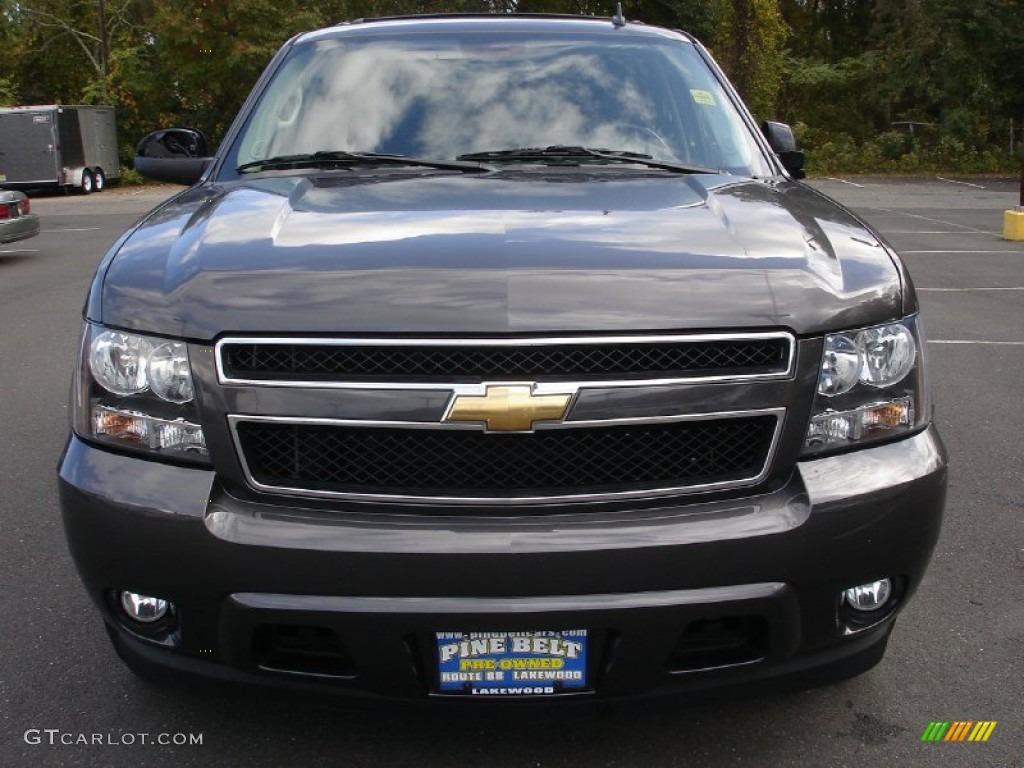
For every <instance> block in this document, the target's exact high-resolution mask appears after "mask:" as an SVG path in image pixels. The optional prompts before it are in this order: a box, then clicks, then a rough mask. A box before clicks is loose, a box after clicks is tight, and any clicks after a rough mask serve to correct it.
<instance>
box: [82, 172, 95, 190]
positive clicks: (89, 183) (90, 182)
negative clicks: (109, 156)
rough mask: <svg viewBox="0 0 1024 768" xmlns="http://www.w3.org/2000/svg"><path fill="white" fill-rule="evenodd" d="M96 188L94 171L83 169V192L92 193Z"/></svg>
mask: <svg viewBox="0 0 1024 768" xmlns="http://www.w3.org/2000/svg"><path fill="white" fill-rule="evenodd" d="M95 188H96V179H95V178H93V175H92V171H89V170H85V171H82V194H83V195H91V194H92V192H93V190H94V189H95Z"/></svg>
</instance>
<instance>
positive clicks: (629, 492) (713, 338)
mask: <svg viewBox="0 0 1024 768" xmlns="http://www.w3.org/2000/svg"><path fill="white" fill-rule="evenodd" d="M737 340H739V341H741V342H742V341H754V342H759V341H769V342H771V343H774V344H777V345H780V346H781V347H782V348H783V349H784V350H785V355H784V359H783V360H781V361H779V364H778V365H777V366H776V367H775V368H774V369H772V370H768V371H765V370H761V371H750V370H747V371H743V372H739V373H737V372H731V373H719V374H715V373H709V372H707V371H698V372H696V373H695V374H692V375H681V376H674V375H669V376H664V375H656V376H652V377H646V376H639V377H638V376H632V377H629V376H627V377H624V378H616V377H598V376H594V377H583V378H579V379H575V380H567V379H566V378H565V377H543V376H538V377H536V378H532V379H531V380H530V381H523V379H522V377H505V376H498V377H486V378H485V377H475V378H474V377H468V378H469V379H470V380H467V377H449V378H445V377H442V376H438V377H436V378H435V377H429V378H426V377H424V378H423V379H422V380H408V379H406V380H399V381H380V380H373V381H367V380H351V379H348V380H346V379H342V378H335V377H316V378H306V379H303V378H298V379H297V378H291V379H284V380H281V379H273V378H240V377H236V376H233V375H231V372H230V370H229V367H228V366H226V365H225V354H224V353H225V348H226V347H227V345H232V344H250V345H251V344H261V345H262V344H266V345H274V344H280V345H301V346H305V345H309V346H323V345H335V346H348V347H356V346H360V345H363V346H373V347H388V346H393V347H406V348H416V347H419V348H431V347H435V348H436V347H453V348H465V347H471V346H473V345H477V346H482V347H485V348H498V349H500V348H511V349H514V348H515V347H517V346H523V345H528V346H531V347H558V346H565V345H572V346H574V347H579V346H581V345H586V344H588V343H593V344H595V345H608V344H623V345H628V344H640V345H642V344H652V343H654V344H664V343H678V344H687V343H690V342H692V343H697V344H706V343H709V342H710V343H716V342H726V343H730V342H734V341H737ZM215 362H216V372H217V378H218V382H219V384H220V385H221V386H226V387H229V388H235V387H239V388H252V389H255V390H258V389H260V388H265V387H284V388H299V389H304V390H321V391H325V393H326V392H327V391H331V390H345V389H349V390H364V391H366V390H370V391H379V392H387V391H389V390H391V391H394V390H406V391H408V390H413V391H424V392H426V391H430V392H434V393H437V392H447V393H449V395H448V401H447V402H448V405H447V407H446V408H445V409H444V413H445V414H447V413H448V412H449V411H450V409H451V406H452V403H453V402H454V400H455V398H456V397H457V396H459V395H466V394H471V395H473V394H480V393H483V392H485V391H486V389H487V387H489V386H494V385H508V384H529V385H530V386H531V388H532V392H533V393H534V394H535V395H544V394H552V393H559V394H563V393H568V394H570V395H571V401H570V405H569V407H568V412H567V414H566V415H565V417H564V420H563V421H558V422H537V423H535V424H534V425H533V428H532V430H529V432H543V431H547V430H568V429H576V428H588V427H614V426H620V425H657V424H673V423H681V422H701V421H722V420H730V419H752V418H758V417H771V418H772V419H773V420H774V421H773V424H772V426H771V428H770V432H771V434H770V438H769V439H768V441H767V446H766V448H765V449H764V450H763V451H762V453H761V454H759V457H758V458H759V461H758V462H757V466H756V467H752V468H751V470H750V472H749V473H747V474H744V476H742V477H730V479H728V480H724V481H719V480H717V479H716V480H713V481H710V482H702V481H700V479H699V478H698V479H697V480H696V481H688V482H685V483H679V482H676V483H664V484H655V485H653V486H651V487H643V488H639V489H638V488H636V487H635V485H634V486H633V487H630V488H628V489H626V490H615V489H614V487H611V489H609V487H610V486H614V482H611V481H609V483H607V484H605V485H604V486H603V487H601V488H600V489H598V488H594V491H593V492H558V493H514V492H513V493H509V492H500V493H494V494H488V493H480V492H479V491H478V492H475V493H474V492H468V491H467V492H465V493H463V492H454V489H453V493H451V494H424V493H416V492H409V489H403V488H395V490H394V492H390V491H388V492H378V491H377V490H376V489H375V490H374V492H355V491H349V490H340V491H339V490H328V489H324V488H323V487H319V488H318V487H309V486H304V485H303V484H302V483H287V482H282V483H280V484H279V483H270V482H261V481H260V480H259V479H258V478H257V477H256V473H254V471H253V467H251V466H250V463H249V461H248V460H247V456H246V451H245V446H244V445H243V440H242V439H241V437H240V434H239V426H240V425H243V424H246V423H250V424H253V423H254V424H277V425H299V426H313V427H339V428H359V429H368V430H372V429H381V430H439V431H442V432H447V433H449V434H450V431H451V430H475V431H477V432H482V431H485V425H484V424H482V423H473V422H458V421H446V420H445V416H441V415H435V416H429V417H425V420H416V421H413V420H409V421H385V420H372V419H337V418H313V417H308V416H306V415H303V414H295V415H263V414H258V413H256V414H251V415H250V414H239V413H235V414H230V415H228V417H227V419H228V424H229V429H230V436H231V439H232V441H233V445H234V449H235V453H236V456H237V458H238V460H239V462H240V465H241V469H242V472H243V475H244V478H245V480H246V482H247V483H248V484H249V486H250V487H251V488H253V489H254V490H256V491H259V492H264V493H272V494H283V495H292V496H305V497H315V498H324V499H335V500H347V501H358V502H378V503H398V504H412V505H444V506H451V507H458V506H460V505H461V506H466V505H472V506H491V507H495V506H496V507H506V506H511V507H515V506H525V505H537V504H555V503H587V502H601V501H614V500H623V499H638V498H643V499H652V498H659V497H667V496H678V495H684V494H692V493H706V492H712V491H724V490H730V489H739V488H746V487H750V486H754V485H757V484H759V483H761V482H763V481H764V480H765V479H766V478H767V476H768V474H769V472H770V471H771V469H772V466H773V462H774V458H775V454H776V449H777V447H778V445H779V442H780V438H781V434H782V431H783V425H784V421H785V415H786V408H784V407H761V408H757V409H753V410H734V411H725V412H714V413H705V412H699V413H684V414H679V413H671V414H666V415H652V416H646V415H645V416H642V417H630V418H618V417H615V416H614V414H610V415H609V418H603V419H591V420H582V419H580V420H574V419H573V409H574V407H575V406H576V404H577V401H578V398H579V397H580V395H581V393H582V392H584V391H585V390H587V389H601V390H608V389H615V388H634V387H652V386H653V387H661V386H671V385H676V386H683V385H701V384H727V383H732V382H735V383H736V384H749V383H756V382H762V381H764V382H771V381H779V380H784V379H791V378H792V377H793V375H794V371H795V367H796V339H795V337H794V336H793V335H792V334H791V333H788V332H785V331H772V332H761V333H756V332H755V333H735V334H682V335H680V334H677V335H665V334H650V335H642V336H641V335H629V336H611V335H605V336H585V337H582V336H581V337H573V336H559V337H546V338H535V337H524V338H511V337H508V338H462V339H450V338H436V337H432V338H400V337H399V338H394V337H338V338H317V337H300V338H296V337H225V338H222V339H220V340H219V341H218V342H217V343H216V345H215ZM453 378H454V380H453ZM279 414H280V412H279ZM439 419H440V420H439ZM512 434H520V435H521V434H524V433H512ZM526 434H527V436H528V433H526ZM310 485H314V483H311V484H310Z"/></svg>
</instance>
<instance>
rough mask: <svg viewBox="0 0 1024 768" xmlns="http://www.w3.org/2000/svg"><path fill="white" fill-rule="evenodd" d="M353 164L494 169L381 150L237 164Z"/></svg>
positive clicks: (247, 168)
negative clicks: (393, 153) (384, 152)
mask: <svg viewBox="0 0 1024 768" xmlns="http://www.w3.org/2000/svg"><path fill="white" fill-rule="evenodd" d="M354 165H406V166H415V167H419V168H437V169H440V170H442V171H461V172H463V173H483V172H487V171H492V170H494V169H493V168H488V167H487V166H485V165H480V164H479V163H471V162H456V161H451V160H421V159H419V158H416V157H406V156H405V155H387V154H381V153H378V152H346V151H342V150H338V151H322V152H310V153H307V154H300V155H277V156H275V157H268V158H265V159H264V160H254V161H252V162H251V163H242V164H241V165H240V166H238V167H237V168H235V171H236V172H238V173H257V172H259V171H270V170H279V169H282V168H344V167H348V166H354Z"/></svg>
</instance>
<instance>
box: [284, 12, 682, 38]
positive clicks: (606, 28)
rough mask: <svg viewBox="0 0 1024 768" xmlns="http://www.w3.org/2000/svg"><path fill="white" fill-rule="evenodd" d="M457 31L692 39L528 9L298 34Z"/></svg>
mask: <svg viewBox="0 0 1024 768" xmlns="http://www.w3.org/2000/svg"><path fill="white" fill-rule="evenodd" d="M434 26H436V27H437V28H440V29H446V30H457V31H465V32H471V31H486V30H493V29H495V28H496V27H501V28H504V29H514V30H517V31H519V32H522V33H523V34H529V33H541V32H550V31H552V30H559V31H567V32H572V31H575V32H583V33H588V34H594V33H598V34H600V33H606V34H609V35H628V36H630V37H632V36H635V35H636V36H642V37H654V38H669V39H675V40H687V41H691V42H692V40H693V38H692V37H690V36H689V35H687V34H686V33H685V32H682V31H679V30H668V29H664V28H662V27H654V26H648V25H647V24H644V23H643V22H639V21H629V20H627V21H626V23H625V25H621V24H616V23H615V21H613V19H612V18H611V17H607V16H605V17H600V16H572V15H563V14H539V13H538V14H526V13H508V14H506V13H459V14H444V13H439V14H422V15H415V16H385V17H380V18H367V19H356V20H354V21H346V22H342V23H340V24H338V25H336V26H334V27H328V28H326V29H320V30H316V31H313V32H308V33H306V34H304V35H300V36H299V37H298V40H299V41H303V42H305V41H309V40H314V39H323V38H331V37H341V36H346V35H348V34H357V35H358V34H359V33H360V32H364V31H365V32H377V31H392V30H403V31H412V30H414V29H416V30H418V31H422V30H423V29H424V28H425V27H434Z"/></svg>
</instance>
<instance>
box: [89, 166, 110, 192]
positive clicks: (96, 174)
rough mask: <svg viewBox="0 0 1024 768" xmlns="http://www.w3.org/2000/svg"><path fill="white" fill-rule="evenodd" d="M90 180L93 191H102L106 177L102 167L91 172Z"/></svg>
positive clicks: (105, 183)
mask: <svg viewBox="0 0 1024 768" xmlns="http://www.w3.org/2000/svg"><path fill="white" fill-rule="evenodd" d="M92 182H93V183H92V186H93V191H95V192H102V191H103V188H104V187H105V186H107V177H106V175H104V173H103V169H102V168H97V169H96V170H95V171H93V172H92Z"/></svg>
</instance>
